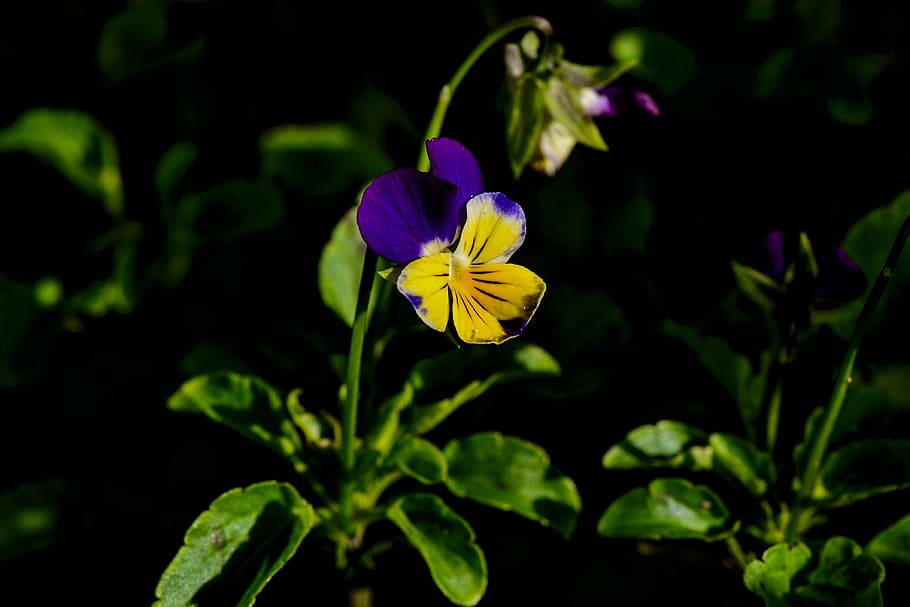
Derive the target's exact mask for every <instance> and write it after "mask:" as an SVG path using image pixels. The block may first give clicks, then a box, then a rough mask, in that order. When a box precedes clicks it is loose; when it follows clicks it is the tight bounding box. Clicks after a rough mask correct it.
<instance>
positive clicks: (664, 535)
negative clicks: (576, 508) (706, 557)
mask: <svg viewBox="0 0 910 607" xmlns="http://www.w3.org/2000/svg"><path fill="white" fill-rule="evenodd" d="M738 528H739V521H734V520H733V519H732V518H731V517H730V512H729V510H727V507H726V506H725V505H724V503H723V501H721V499H720V497H719V496H718V495H717V494H716V493H714V492H713V491H712V490H711V489H709V488H708V487H705V486H704V485H694V484H692V483H691V482H690V481H688V480H686V479H681V478H658V479H655V480H653V481H651V483H649V484H648V487H647V488H644V487H638V488H636V489H633V490H632V491H630V492H628V493H626V494H624V495H622V496H620V497H619V498H618V499H616V500H615V501H614V502H613V503H612V504H610V506H609V507H608V508H607V509H606V511H604V513H603V514H602V515H601V517H600V520H599V521H598V522H597V532H598V533H600V535H603V536H606V537H634V538H644V539H654V540H660V539H697V540H703V541H707V542H711V541H715V540H719V539H723V538H726V537H729V536H731V535H733V534H734V533H736V531H737V529H738Z"/></svg>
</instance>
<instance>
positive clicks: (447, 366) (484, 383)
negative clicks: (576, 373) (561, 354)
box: [407, 342, 561, 434]
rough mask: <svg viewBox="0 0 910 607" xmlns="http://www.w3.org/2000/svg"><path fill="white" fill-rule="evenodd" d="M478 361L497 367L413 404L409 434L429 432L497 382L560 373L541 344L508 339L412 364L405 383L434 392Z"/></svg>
mask: <svg viewBox="0 0 910 607" xmlns="http://www.w3.org/2000/svg"><path fill="white" fill-rule="evenodd" d="M481 362H486V363H487V366H491V367H495V368H498V369H500V370H499V371H497V372H494V373H492V374H490V375H489V376H487V377H486V378H484V379H476V380H474V381H471V382H470V383H468V384H467V385H465V386H464V387H462V388H461V389H460V390H458V391H457V392H456V393H455V394H454V395H453V396H451V397H448V398H443V399H442V400H439V401H436V402H433V403H431V404H427V405H419V406H415V407H414V408H413V410H412V413H413V414H412V416H411V419H410V421H409V423H408V431H409V432H411V433H412V434H425V433H427V432H429V431H430V430H432V429H433V428H435V427H436V426H437V425H439V424H440V423H441V422H442V421H443V420H445V419H446V418H447V417H448V416H449V415H451V414H452V413H454V412H455V411H456V410H457V409H458V408H459V407H461V406H462V405H464V404H466V403H468V402H471V401H472V400H474V399H476V398H479V397H480V396H482V395H483V394H485V393H486V392H487V391H488V390H489V389H490V388H492V387H494V386H497V385H499V384H504V383H509V382H516V381H524V380H530V379H535V378H545V377H553V376H556V375H559V374H560V373H561V369H560V366H559V363H558V362H557V361H556V359H554V358H553V357H552V356H550V354H549V353H547V351H546V350H544V349H543V348H541V347H540V346H537V345H535V344H532V343H528V342H510V343H509V344H505V345H503V346H500V347H498V348H496V349H490V348H482V349H473V350H471V351H470V353H467V354H466V353H465V352H464V351H463V350H455V351H452V352H448V353H446V354H443V355H440V356H437V357H434V358H432V359H425V360H422V361H421V362H419V363H418V364H417V365H415V367H414V369H413V370H412V371H411V373H410V375H409V376H408V380H407V382H408V383H409V384H410V385H411V386H413V388H414V389H415V390H416V391H418V392H430V391H432V392H435V391H436V390H438V389H439V388H440V387H443V386H449V385H452V384H453V383H457V381H458V380H459V379H460V378H461V375H462V374H463V373H464V370H465V369H467V368H468V367H469V366H470V365H471V364H472V363H481Z"/></svg>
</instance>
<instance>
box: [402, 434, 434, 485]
mask: <svg viewBox="0 0 910 607" xmlns="http://www.w3.org/2000/svg"><path fill="white" fill-rule="evenodd" d="M393 457H394V461H395V463H396V464H397V465H398V468H399V469H400V470H401V471H402V472H404V473H405V474H407V475H408V476H410V477H413V478H416V479H417V480H418V481H420V482H421V483H424V484H425V485H432V484H434V483H438V482H441V481H442V480H443V479H444V478H445V477H446V473H447V470H448V463H447V462H446V456H445V454H444V453H443V452H442V451H440V450H439V447H437V446H436V445H434V444H433V443H431V442H430V441H428V440H425V439H422V438H420V437H418V436H411V437H408V438H407V439H405V440H404V441H403V442H402V444H401V445H400V446H399V447H398V448H396V449H395V450H394V451H393Z"/></svg>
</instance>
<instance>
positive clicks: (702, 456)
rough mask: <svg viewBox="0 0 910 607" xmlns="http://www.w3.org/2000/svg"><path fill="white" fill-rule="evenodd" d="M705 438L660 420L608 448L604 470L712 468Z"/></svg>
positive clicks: (681, 425)
mask: <svg viewBox="0 0 910 607" xmlns="http://www.w3.org/2000/svg"><path fill="white" fill-rule="evenodd" d="M712 455H713V454H712V452H711V449H709V448H708V434H707V433H705V432H703V431H701V430H699V429H698V428H695V427H693V426H690V425H688V424H684V423H682V422H677V421H672V420H661V421H659V422H657V423H656V424H646V425H643V426H639V427H637V428H634V429H633V430H631V431H630V432H629V433H628V434H627V435H626V436H625V438H623V440H622V441H620V442H619V443H617V444H615V445H613V446H612V447H610V448H609V449H608V450H607V452H606V453H605V454H604V456H603V461H602V462H601V463H602V464H603V466H604V467H605V468H608V469H614V470H622V469H632V468H685V469H689V470H704V469H709V468H711V465H712Z"/></svg>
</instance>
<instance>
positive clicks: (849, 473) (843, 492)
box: [811, 439, 910, 508]
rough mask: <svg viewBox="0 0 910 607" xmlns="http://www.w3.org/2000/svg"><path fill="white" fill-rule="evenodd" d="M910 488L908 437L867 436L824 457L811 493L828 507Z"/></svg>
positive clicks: (909, 440) (909, 446)
mask: <svg viewBox="0 0 910 607" xmlns="http://www.w3.org/2000/svg"><path fill="white" fill-rule="evenodd" d="M907 487H910V439H893V440H886V439H866V440H859V441H856V442H853V443H850V444H848V445H846V446H844V447H841V448H840V449H838V450H836V451H834V452H833V453H831V454H829V455H828V457H827V458H825V462H824V465H823V466H822V469H821V473H820V474H819V477H818V481H817V483H816V485H815V487H814V488H813V491H812V493H811V496H812V498H813V499H814V500H816V501H817V502H820V503H823V504H825V505H826V506H828V507H831V508H834V507H840V506H845V505H847V504H852V503H853V502H857V501H860V500H863V499H866V498H868V497H870V496H872V495H876V494H878V493H886V492H889V491H896V490H898V489H905V488H907Z"/></svg>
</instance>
